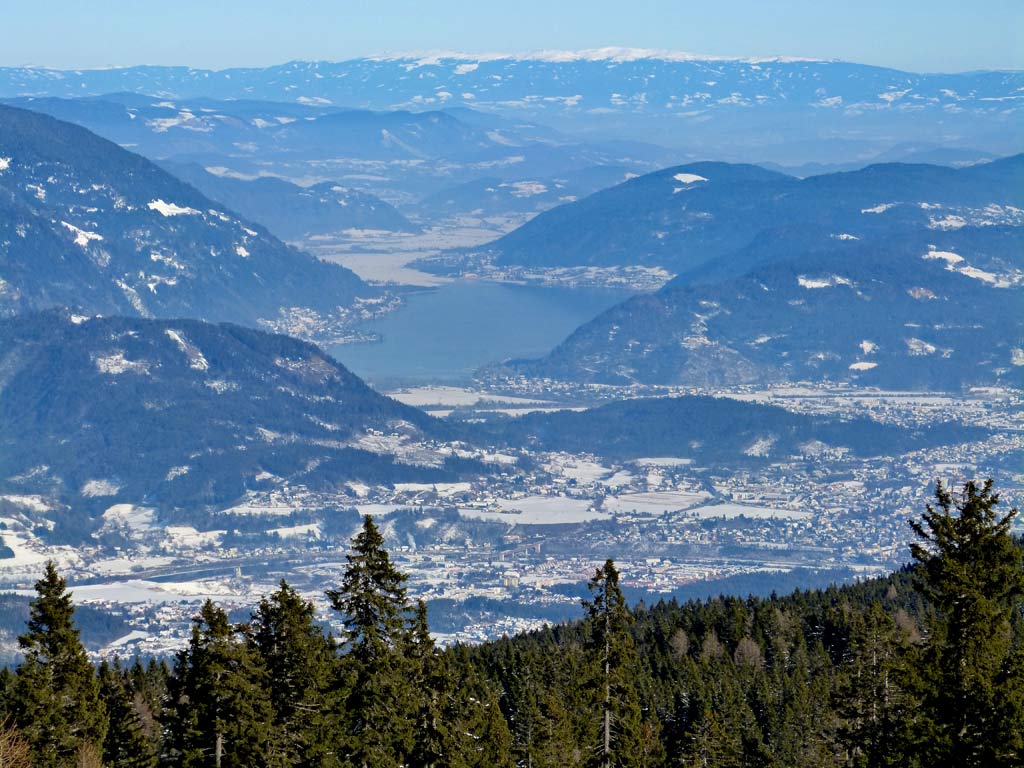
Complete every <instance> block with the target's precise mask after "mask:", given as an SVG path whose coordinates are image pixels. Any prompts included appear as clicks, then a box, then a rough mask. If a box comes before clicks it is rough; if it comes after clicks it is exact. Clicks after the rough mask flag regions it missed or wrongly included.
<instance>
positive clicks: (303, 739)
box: [249, 580, 337, 766]
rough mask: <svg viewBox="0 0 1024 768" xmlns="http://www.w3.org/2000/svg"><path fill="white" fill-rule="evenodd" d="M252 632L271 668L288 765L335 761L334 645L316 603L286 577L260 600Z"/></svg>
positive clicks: (270, 679)
mask: <svg viewBox="0 0 1024 768" xmlns="http://www.w3.org/2000/svg"><path fill="white" fill-rule="evenodd" d="M249 636H250V642H251V644H252V646H253V648H254V649H255V651H256V652H257V653H258V654H259V657H260V659H261V662H262V666H263V668H264V669H265V671H266V673H267V680H268V683H269V686H270V691H269V692H270V698H271V701H272V703H273V706H274V713H275V722H276V724H277V730H278V734H279V742H278V749H279V750H280V752H281V755H280V756H281V757H282V758H283V759H284V760H285V762H286V763H287V764H288V765H295V766H299V765H301V766H314V765H316V766H327V765H332V764H334V762H335V758H336V752H337V745H336V744H335V743H334V742H335V741H336V734H335V729H334V728H332V727H331V723H330V722H329V716H330V711H331V706H330V691H331V683H332V680H333V678H334V674H335V670H334V651H333V648H332V647H331V642H330V640H329V639H328V638H327V637H326V636H325V635H324V632H323V630H322V629H321V628H320V627H318V626H317V625H316V623H315V622H314V610H313V604H312V603H310V602H308V601H306V600H303V599H302V598H301V597H300V596H299V594H298V593H297V592H295V590H294V589H292V588H291V587H290V586H289V585H288V584H287V582H285V581H283V580H282V581H281V585H280V587H279V589H278V590H277V591H275V592H274V593H273V594H271V595H270V596H269V597H266V598H264V599H263V600H261V601H260V603H259V605H258V606H257V608H256V610H255V612H254V613H253V615H252V621H251V623H250V630H249Z"/></svg>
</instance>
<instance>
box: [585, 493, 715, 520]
mask: <svg viewBox="0 0 1024 768" xmlns="http://www.w3.org/2000/svg"><path fill="white" fill-rule="evenodd" d="M708 498H709V496H708V494H706V493H686V492H682V491H668V492H664V493H624V494H622V495H621V496H609V497H608V498H607V499H605V500H604V505H603V509H604V510H605V511H606V512H609V513H612V514H619V515H621V514H630V513H636V514H638V515H660V514H662V513H664V512H675V511H676V510H680V509H687V508H689V507H692V506H694V505H695V504H699V503H701V502H702V501H705V500H707V499H708Z"/></svg>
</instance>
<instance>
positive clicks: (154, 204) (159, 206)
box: [146, 200, 199, 216]
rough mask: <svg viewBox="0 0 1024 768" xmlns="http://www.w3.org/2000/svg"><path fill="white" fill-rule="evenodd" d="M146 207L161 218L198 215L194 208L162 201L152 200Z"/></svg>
mask: <svg viewBox="0 0 1024 768" xmlns="http://www.w3.org/2000/svg"><path fill="white" fill-rule="evenodd" d="M146 207H147V208H149V210H151V211H156V212H157V213H159V214H161V215H162V216H191V215H195V214H198V213H199V211H197V210H196V209H195V208H185V207H182V206H180V205H175V204H174V203H165V202H164V201H163V200H152V201H150V202H149V203H148V204H147V206H146Z"/></svg>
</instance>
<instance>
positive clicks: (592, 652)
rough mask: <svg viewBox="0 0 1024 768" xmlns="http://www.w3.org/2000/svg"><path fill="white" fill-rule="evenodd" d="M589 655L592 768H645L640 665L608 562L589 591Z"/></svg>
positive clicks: (625, 609)
mask: <svg viewBox="0 0 1024 768" xmlns="http://www.w3.org/2000/svg"><path fill="white" fill-rule="evenodd" d="M587 586H588V588H589V589H590V592H591V594H592V596H593V597H592V599H591V600H585V601H584V602H583V605H584V608H585V609H586V612H587V630H588V642H587V649H588V651H589V657H590V660H591V662H592V664H593V674H594V687H595V690H594V693H595V694H596V697H595V698H596V700H597V704H598V708H599V710H600V713H601V714H600V718H599V731H598V732H597V733H596V734H595V735H596V736H597V737H598V738H597V739H595V745H596V748H595V749H594V751H593V759H592V760H591V761H590V764H591V765H594V766H600V767H601V768H632V767H633V766H643V765H645V763H646V761H645V754H644V738H643V727H642V722H641V721H642V712H641V709H640V701H639V697H638V696H637V692H636V688H635V687H634V685H633V681H634V679H635V676H636V674H637V672H638V660H637V653H636V647H635V645H634V643H633V637H632V635H630V632H629V627H630V625H631V624H632V623H633V617H632V616H631V615H630V612H629V608H628V607H627V606H626V600H625V598H624V597H623V596H622V590H621V589H620V588H619V572H618V570H616V568H615V563H614V562H612V561H611V560H608V561H606V562H605V564H604V565H603V566H602V567H601V568H598V569H597V572H596V573H595V574H594V577H593V578H592V579H591V580H590V583H589V584H588V585H587Z"/></svg>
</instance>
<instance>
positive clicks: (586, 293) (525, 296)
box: [330, 280, 630, 386]
mask: <svg viewBox="0 0 1024 768" xmlns="http://www.w3.org/2000/svg"><path fill="white" fill-rule="evenodd" d="M629 295H630V294H629V293H627V292H625V291H614V290H596V289H569V288H545V287H538V286H523V285H509V284H503V283H491V282H485V281H474V280H461V281H457V282H453V283H449V284H447V285H443V286H441V287H439V288H436V289H432V290H427V291H422V292H417V293H413V294H410V295H409V296H408V297H407V300H406V303H405V305H404V306H403V307H401V308H400V309H398V310H396V311H394V312H392V313H390V314H388V315H386V316H384V317H382V318H380V319H379V320H376V321H374V322H372V323H368V324H367V325H366V326H365V328H366V329H367V330H369V331H372V332H374V333H377V334H379V335H380V336H381V341H380V342H378V343H373V344H343V345H339V346H334V347H331V348H330V352H331V354H332V355H334V357H336V358H337V359H338V360H339V361H341V362H342V363H343V364H344V365H345V366H347V367H348V368H349V369H351V370H352V371H353V372H355V373H356V374H358V375H359V376H361V377H363V378H364V379H367V380H368V381H370V382H371V383H374V384H376V385H378V386H387V385H394V384H400V383H417V382H437V383H446V384H458V383H464V382H466V381H468V380H469V378H470V377H471V376H472V374H473V372H474V371H475V370H476V369H477V368H479V367H480V366H482V365H485V364H486V363H490V362H494V361H497V360H503V359H506V358H510V357H539V356H541V355H543V354H545V353H546V352H548V351H549V350H550V349H551V348H552V347H553V346H555V345H556V344H558V343H559V342H560V341H562V340H563V339H564V338H565V337H566V336H568V335H569V334H570V333H572V331H574V330H575V329H576V328H577V327H578V326H580V325H581V324H583V323H585V322H586V321H588V320H590V319H592V318H593V317H595V316H596V315H597V314H599V313H600V312H602V311H603V310H605V309H607V308H608V307H610V306H612V305H613V304H617V303H618V302H620V301H622V300H623V299H625V298H626V297H627V296H629Z"/></svg>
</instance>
